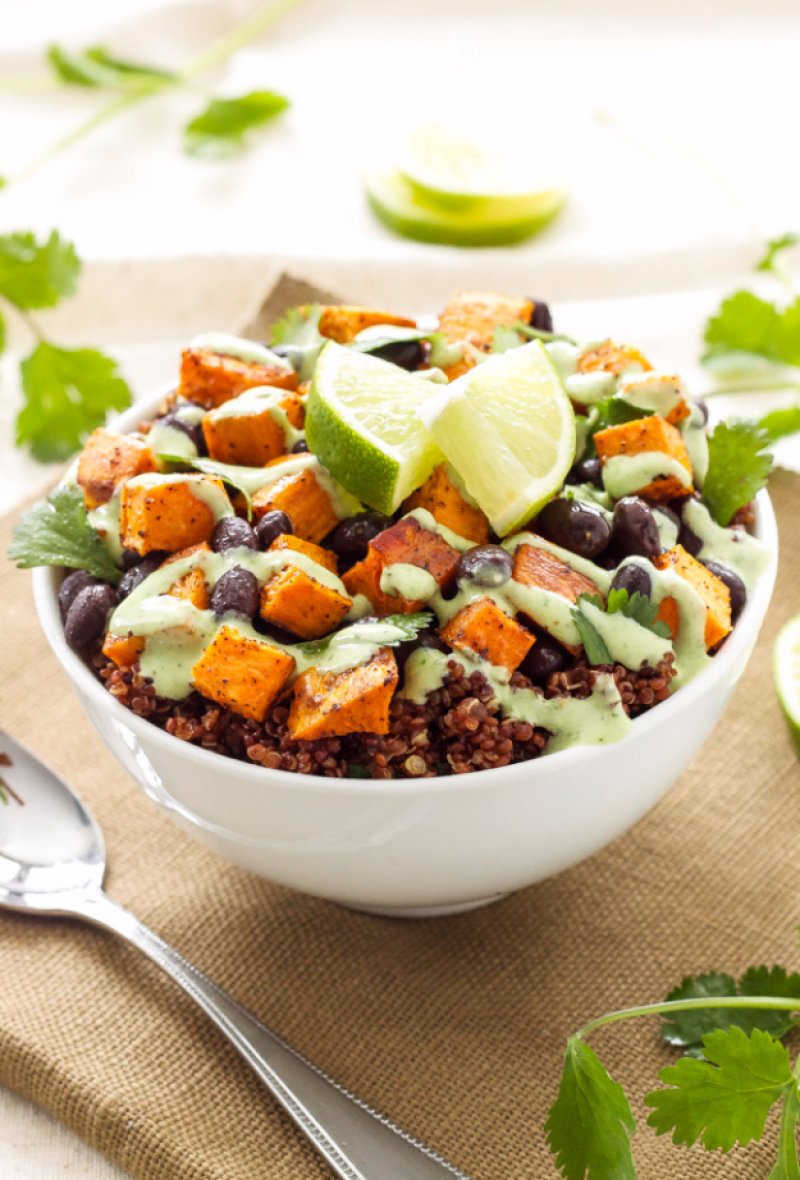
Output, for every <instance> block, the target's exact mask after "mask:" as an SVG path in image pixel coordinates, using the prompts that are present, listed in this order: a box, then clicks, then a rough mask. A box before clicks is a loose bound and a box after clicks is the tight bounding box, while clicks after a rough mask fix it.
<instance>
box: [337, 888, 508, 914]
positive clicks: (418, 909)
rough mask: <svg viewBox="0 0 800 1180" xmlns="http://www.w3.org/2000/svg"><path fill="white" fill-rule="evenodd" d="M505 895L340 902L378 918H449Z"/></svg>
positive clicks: (497, 899)
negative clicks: (427, 901) (426, 901)
mask: <svg viewBox="0 0 800 1180" xmlns="http://www.w3.org/2000/svg"><path fill="white" fill-rule="evenodd" d="M504 897H508V894H507V893H492V894H490V896H489V897H479V898H477V899H476V900H475V901H458V902H456V903H455V904H454V905H411V906H402V905H401V906H393V905H359V904H358V903H357V902H340V903H339V904H340V905H343V906H344V908H345V909H347V910H357V912H358V913H359V914H374V915H375V917H378V918H448V917H450V916H451V915H452V914H468V913H470V912H471V911H472V910H480V909H482V908H483V907H484V906H487V905H492V904H493V903H494V902H496V901H500V900H501V899H502V898H504Z"/></svg>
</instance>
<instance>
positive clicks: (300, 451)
mask: <svg viewBox="0 0 800 1180" xmlns="http://www.w3.org/2000/svg"><path fill="white" fill-rule="evenodd" d="M307 450H308V443H307V442H306V440H305V439H304V438H299V439H298V440H297V442H296V443H295V444H294V446H293V447H292V452H291V453H292V454H293V455H305V453H306V452H307Z"/></svg>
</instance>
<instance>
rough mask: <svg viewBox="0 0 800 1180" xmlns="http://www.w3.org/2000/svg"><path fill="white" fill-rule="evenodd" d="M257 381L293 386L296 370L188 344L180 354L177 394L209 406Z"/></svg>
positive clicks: (288, 387) (219, 402)
mask: <svg viewBox="0 0 800 1180" xmlns="http://www.w3.org/2000/svg"><path fill="white" fill-rule="evenodd" d="M256 385H276V386H277V387H278V388H279V389H296V388H297V374H296V373H293V372H292V373H290V372H287V371H286V370H285V369H284V368H282V367H281V368H278V367H277V366H272V365H261V364H254V363H253V362H252V361H240V360H239V359H238V357H234V356H222V355H221V354H220V353H217V352H211V351H210V350H209V349H207V348H187V349H184V351H183V353H182V355H181V372H180V380H179V384H178V396H179V397H185V398H187V399H188V400H189V401H191V402H195V403H196V404H197V405H198V406H204V407H205V408H206V409H207V410H211V409H213V408H214V406H221V405H222V403H223V402H227V401H230V400H231V398H232V397H238V396H239V394H240V393H244V391H245V390H246V389H252V388H253V387H254V386H256Z"/></svg>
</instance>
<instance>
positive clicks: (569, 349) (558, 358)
mask: <svg viewBox="0 0 800 1180" xmlns="http://www.w3.org/2000/svg"><path fill="white" fill-rule="evenodd" d="M544 350H545V352H546V353H547V355H548V356H549V357H550V360H551V361H552V362H553V365H554V366H555V370H556V372H557V373H558V375H559V377H560V378H561V380H562V381H564V382H566V380H567V379H568V378H569V377H571V376H572V374H573V373H575V372H577V368H578V357H579V355H580V352H579V349H578V347H577V345H575V344H570V343H569V341H568V340H548V342H547V343H546V344H545V346H544Z"/></svg>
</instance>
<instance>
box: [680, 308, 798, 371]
mask: <svg viewBox="0 0 800 1180" xmlns="http://www.w3.org/2000/svg"><path fill="white" fill-rule="evenodd" d="M704 339H705V342H706V344H707V345H708V346H709V349H708V352H707V353H706V355H705V356H704V357H703V362H704V363H708V362H709V361H713V359H714V357H716V356H718V355H719V354H722V353H726V352H736V353H751V354H754V355H756V356H761V357H766V358H767V359H768V360H770V361H773V362H775V363H779V364H786V365H798V364H800V297H799V298H797V299H795V300H794V302H793V303H790V304H789V305H788V307H785V308H784V309H783V310H782V311H781V310H779V309H778V307H777V306H776V305H775V304H774V303H770V302H769V301H768V300H766V299H762V298H761V297H760V296H758V295H755V294H754V293H753V292H752V291H735V292H734V293H733V295H729V296H728V298H727V299H724V300H723V301H722V304H721V305H720V308H719V311H718V312H717V313H716V315H714V316H712V317H711V318H710V319H709V321H708V323H707V324H706V327H705V333H704Z"/></svg>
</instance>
